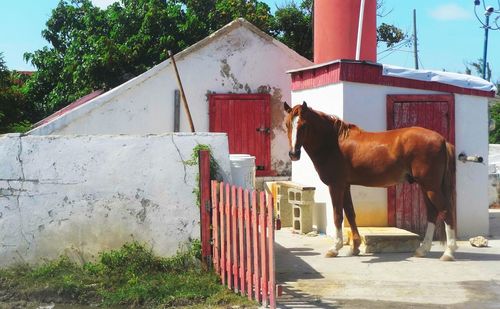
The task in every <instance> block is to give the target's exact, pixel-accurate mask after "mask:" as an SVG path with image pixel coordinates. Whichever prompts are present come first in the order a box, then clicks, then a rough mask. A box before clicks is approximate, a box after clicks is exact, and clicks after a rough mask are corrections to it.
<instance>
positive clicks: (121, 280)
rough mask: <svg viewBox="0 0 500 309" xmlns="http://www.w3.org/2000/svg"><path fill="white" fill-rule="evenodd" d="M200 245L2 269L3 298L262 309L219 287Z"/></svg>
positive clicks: (131, 246) (135, 247)
mask: <svg viewBox="0 0 500 309" xmlns="http://www.w3.org/2000/svg"><path fill="white" fill-rule="evenodd" d="M199 252H200V248H199V242H195V243H194V244H193V246H192V247H191V248H190V249H189V250H186V251H184V252H180V253H178V254H177V255H176V256H174V257H170V258H162V257H158V256H155V255H154V254H153V252H152V251H151V249H148V248H146V247H145V246H143V245H141V244H139V243H128V244H125V245H124V246H123V247H122V248H120V249H119V250H112V251H108V252H103V253H101V254H100V256H99V258H98V260H97V261H96V262H92V263H86V264H84V265H83V266H80V265H77V264H75V263H73V262H72V261H70V260H69V259H68V258H67V257H61V258H59V259H58V260H55V261H49V262H46V263H44V264H42V265H39V266H36V267H30V266H27V265H18V266H15V267H11V268H7V269H1V270H0V291H3V293H4V294H6V296H4V297H3V299H7V300H9V299H11V300H29V301H33V300H34V301H39V302H46V303H48V302H54V303H77V304H87V305H88V304H100V305H102V306H115V305H126V306H145V307H148V308H151V307H161V308H163V307H178V306H195V307H200V308H203V307H221V306H242V307H256V306H257V305H256V303H253V302H249V301H248V300H247V299H246V298H243V297H240V296H237V295H236V294H234V293H232V292H231V291H229V290H228V289H227V288H225V287H223V286H221V285H220V283H219V278H218V276H216V275H215V274H214V273H212V272H209V271H204V270H203V269H202V268H201V265H200V263H199Z"/></svg>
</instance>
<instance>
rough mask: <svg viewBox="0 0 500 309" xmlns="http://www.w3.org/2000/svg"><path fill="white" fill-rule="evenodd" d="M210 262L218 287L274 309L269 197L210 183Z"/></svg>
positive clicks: (271, 206)
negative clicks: (226, 288)
mask: <svg viewBox="0 0 500 309" xmlns="http://www.w3.org/2000/svg"><path fill="white" fill-rule="evenodd" d="M211 189H212V190H211V195H212V209H211V210H212V211H211V212H212V256H211V258H212V262H213V266H214V269H215V271H216V273H217V274H219V275H220V277H221V281H222V284H224V285H227V287H228V288H229V289H232V290H234V291H235V292H236V293H241V295H246V296H247V297H248V299H255V300H256V301H258V302H260V303H261V304H263V305H264V306H268V305H269V306H270V307H271V308H276V279H275V267H274V262H275V261H274V224H275V222H274V217H273V215H274V212H273V201H272V196H271V195H267V196H266V194H265V193H264V192H257V191H253V190H252V191H248V190H243V189H242V188H241V187H236V186H231V185H230V184H227V183H223V182H221V183H219V182H217V181H212V182H211Z"/></svg>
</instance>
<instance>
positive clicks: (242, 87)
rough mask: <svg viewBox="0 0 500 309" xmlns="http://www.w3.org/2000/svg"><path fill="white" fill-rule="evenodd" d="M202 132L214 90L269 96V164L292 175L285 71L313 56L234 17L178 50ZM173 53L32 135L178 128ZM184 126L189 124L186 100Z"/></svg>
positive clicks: (305, 63) (196, 122)
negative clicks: (284, 123) (175, 116)
mask: <svg viewBox="0 0 500 309" xmlns="http://www.w3.org/2000/svg"><path fill="white" fill-rule="evenodd" d="M175 57H176V62H177V66H178V68H179V72H180V75H181V78H182V81H183V86H184V89H185V93H186V97H187V100H188V102H189V106H190V111H191V114H192V117H193V122H194V125H195V128H196V131H198V132H208V130H209V113H208V95H209V94H211V93H240V94H243V93H269V94H270V95H271V168H272V169H273V170H274V171H276V173H277V174H278V175H290V171H291V164H290V159H289V158H288V149H287V147H288V141H287V137H286V134H285V130H284V126H283V120H284V116H285V114H284V110H283V103H282V102H283V101H287V102H290V87H291V79H290V75H289V74H286V71H287V70H290V69H296V68H299V67H303V66H308V65H311V64H312V63H311V62H310V61H309V60H307V59H305V58H303V57H301V56H300V55H298V54H297V53H295V52H293V51H292V50H290V49H289V48H288V47H286V46H285V45H283V44H282V43H280V42H278V41H276V40H274V39H272V38H271V37H269V36H267V35H265V34H263V33H262V32H261V31H260V30H258V29H257V28H255V26H253V25H251V24H249V23H248V22H246V21H243V20H237V21H235V22H233V23H231V24H230V25H228V26H226V27H224V28H222V29H221V30H219V31H218V32H216V34H214V35H212V36H210V37H208V38H206V39H204V40H202V41H200V42H198V43H197V44H195V45H193V46H191V47H189V48H187V49H186V50H184V51H182V52H180V53H179V54H177V55H176V56H175ZM176 89H178V85H177V80H176V78H175V74H174V69H173V67H172V65H171V62H170V60H167V61H164V62H162V63H161V64H159V65H157V66H155V67H153V68H152V69H150V70H149V71H147V72H145V73H144V74H142V75H140V76H138V77H136V78H134V79H132V80H130V81H128V82H126V83H124V84H122V85H120V86H118V87H116V88H114V89H112V90H110V91H109V92H107V93H105V94H103V95H101V96H99V97H97V98H95V99H93V100H91V101H89V102H88V103H86V104H85V105H83V106H81V107H79V108H78V109H76V110H73V111H71V112H70V113H68V114H66V115H64V116H62V117H60V118H58V119H55V120H54V121H52V122H50V123H48V124H46V125H44V126H41V127H39V128H36V129H34V130H33V131H31V132H30V133H31V134H37V135H47V134H148V133H164V132H172V131H174V91H175V90H176ZM180 130H181V131H184V132H188V131H190V128H189V123H188V121H187V118H186V116H185V113H184V110H183V108H182V107H181V115H180Z"/></svg>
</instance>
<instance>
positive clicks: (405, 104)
mask: <svg viewBox="0 0 500 309" xmlns="http://www.w3.org/2000/svg"><path fill="white" fill-rule="evenodd" d="M411 126H420V127H424V128H427V129H431V130H434V131H436V132H438V133H440V134H441V135H443V136H444V137H445V138H446V139H447V140H448V141H449V142H451V143H453V144H454V143H455V104H454V96H453V95H389V96H387V129H389V130H390V129H398V128H404V127H411ZM387 191H388V223H389V226H396V227H398V228H403V229H406V230H409V231H412V232H414V233H418V234H420V235H423V234H424V233H425V227H426V224H427V222H426V221H427V220H426V212H427V211H426V208H425V202H424V198H423V193H422V192H421V190H420V188H419V186H418V185H417V184H411V185H410V184H408V183H405V184H400V185H397V186H394V187H390V188H388V190H387Z"/></svg>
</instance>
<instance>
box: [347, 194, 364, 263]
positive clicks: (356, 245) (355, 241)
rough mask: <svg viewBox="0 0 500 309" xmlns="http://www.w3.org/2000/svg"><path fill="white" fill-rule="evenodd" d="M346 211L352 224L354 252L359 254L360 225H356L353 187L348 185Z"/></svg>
mask: <svg viewBox="0 0 500 309" xmlns="http://www.w3.org/2000/svg"><path fill="white" fill-rule="evenodd" d="M344 211H345V215H346V217H347V221H349V225H350V226H351V233H352V243H353V248H352V254H353V255H358V254H359V246H360V245H361V237H360V236H359V232H358V226H357V225H356V213H355V212H354V206H353V204H352V197H351V188H350V186H348V187H347V188H346V189H345V191H344Z"/></svg>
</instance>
